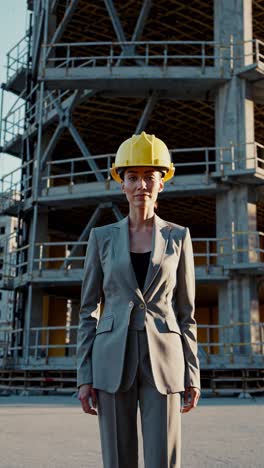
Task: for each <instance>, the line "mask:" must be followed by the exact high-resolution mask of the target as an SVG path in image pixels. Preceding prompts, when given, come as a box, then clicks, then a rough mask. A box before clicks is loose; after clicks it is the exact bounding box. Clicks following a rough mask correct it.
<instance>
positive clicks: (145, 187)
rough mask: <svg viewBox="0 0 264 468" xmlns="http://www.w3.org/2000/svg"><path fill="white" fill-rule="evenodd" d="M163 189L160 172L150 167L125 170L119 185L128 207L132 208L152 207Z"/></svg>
mask: <svg viewBox="0 0 264 468" xmlns="http://www.w3.org/2000/svg"><path fill="white" fill-rule="evenodd" d="M163 187H164V181H163V178H162V174H161V172H160V171H157V170H155V168H152V167H130V168H128V169H126V171H125V173H124V181H123V182H122V184H121V188H122V191H123V192H124V193H125V194H126V197H127V200H128V203H129V205H133V206H134V207H142V206H149V205H153V206H154V205H155V202H156V200H157V197H158V194H159V192H161V191H162V190H163Z"/></svg>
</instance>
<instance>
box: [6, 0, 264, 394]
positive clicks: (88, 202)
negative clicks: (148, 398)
mask: <svg viewBox="0 0 264 468" xmlns="http://www.w3.org/2000/svg"><path fill="white" fill-rule="evenodd" d="M29 8H31V10H30V11H29V27H28V29H27V31H26V35H25V37H24V38H23V39H22V40H21V41H20V42H19V43H18V44H17V45H16V46H14V47H13V48H12V50H11V51H10V52H9V53H8V54H7V78H6V83H4V84H3V85H2V92H3V95H5V93H7V92H12V93H15V94H16V95H17V101H16V102H15V103H14V104H13V106H12V107H11V109H10V110H9V112H8V113H7V115H3V116H2V119H1V120H2V126H1V147H2V150H3V151H4V152H6V153H10V154H12V155H14V156H17V157H18V158H20V159H21V167H20V168H19V169H18V170H17V171H13V172H11V173H10V174H7V175H5V176H4V177H3V178H2V179H1V188H0V191H1V196H0V213H2V214H8V215H10V216H16V217H17V218H18V230H17V232H16V233H13V234H12V236H13V237H15V239H16V248H15V249H13V250H12V251H9V249H8V243H9V242H10V238H5V239H2V240H0V244H1V242H2V243H3V245H5V249H4V252H5V255H4V259H3V271H2V278H1V279H0V288H4V289H9V290H11V291H14V294H15V301H14V317H13V325H12V328H11V329H6V330H5V334H6V335H5V336H6V339H5V342H6V343H7V344H8V345H5V347H4V352H3V358H2V360H3V362H2V364H3V373H2V375H0V388H1V385H2V388H3V387H5V386H9V387H10V386H12V385H13V386H14V388H15V387H17V385H18V384H17V383H16V382H17V380H18V381H19V379H21V374H19V373H20V372H22V371H23V372H24V373H25V374H24V381H23V385H24V386H26V383H25V382H29V384H28V385H29V386H30V385H31V383H30V382H31V377H30V372H34V371H35V372H37V373H38V374H37V375H38V377H36V380H38V379H39V380H38V381H39V385H40V387H41V388H42V387H43V386H45V382H46V380H45V379H47V377H46V374H45V376H44V374H43V373H45V372H50V375H53V374H52V373H54V372H55V373H56V372H57V371H58V372H59V373H60V374H59V375H60V378H58V379H59V380H58V381H57V380H56V382H57V385H60V386H61V385H62V384H63V379H64V378H65V382H66V383H65V386H66V387H67V385H68V387H71V385H72V384H70V382H73V378H74V372H75V366H76V362H75V348H76V328H77V324H78V307H79V299H80V286H81V281H82V269H83V260H84V255H85V251H86V245H87V239H88V236H89V232H90V229H91V228H92V227H93V226H97V225H101V224H106V223H110V222H114V221H116V220H119V219H121V218H122V217H123V216H124V215H125V214H126V212H127V206H126V203H125V200H124V198H123V195H122V193H121V192H120V189H119V186H118V185H117V184H116V182H114V181H113V180H111V177H110V167H111V164H112V162H113V158H114V152H115V151H116V149H117V147H118V145H119V144H120V143H121V142H122V141H123V140H124V139H125V138H128V137H129V136H131V134H132V133H139V132H141V131H142V130H146V131H147V132H148V133H154V134H156V135H157V136H160V137H161V138H162V139H164V141H166V143H167V144H168V147H169V148H170V153H171V157H172V161H173V163H174V165H175V169H176V170H175V177H174V178H173V179H172V180H171V181H170V182H168V183H167V184H166V187H165V190H164V191H163V192H162V194H161V197H160V202H159V208H158V209H159V214H160V216H161V217H163V218H165V219H169V220H172V221H174V222H177V223H179V224H183V225H187V226H189V227H190V231H191V235H192V239H193V246H194V257H195V269H196V281H197V299H196V317H197V322H198V339H199V357H200V361H201V368H202V372H204V374H203V373H202V377H203V375H204V385H205V387H206V386H207V387H208V388H211V389H213V390H214V391H215V389H216V382H218V380H217V379H218V376H217V372H218V371H219V372H220V373H221V372H222V371H223V369H224V370H225V371H226V373H227V374H225V375H224V376H223V375H222V374H221V378H220V377H219V379H220V381H221V383H220V384H219V385H220V387H221V389H223V390H226V389H227V388H228V385H229V383H228V382H230V379H231V377H232V376H233V379H235V378H236V377H235V374H234V372H235V371H238V370H239V371H241V374H239V375H240V377H239V378H238V382H239V384H238V385H237V387H235V386H234V385H233V384H232V389H233V390H236V389H237V390H238V389H240V390H241V388H242V389H244V390H245V385H247V384H245V382H246V381H247V380H246V376H247V375H248V376H249V377H248V379H250V378H251V379H252V380H251V381H250V380H248V382H254V385H253V384H252V385H251V384H250V383H248V386H247V390H248V389H249V390H250V391H258V390H260V389H262V390H263V375H262V374H261V369H262V368H263V362H264V352H263V347H264V286H263V285H264V282H263V279H264V137H263V132H262V128H263V115H264V107H263V105H264V84H263V83H264V81H263V73H264V42H263V40H264V37H263V31H262V24H263V20H264V0H253V1H251V0H239V1H235V0H214V1H213V0H211V1H209V2H208V1H204V0H194V1H192V2H181V1H179V0H176V1H175V0H174V1H170V0H166V1H165V0H164V1H163V0H162V1H155V0H153V1H151V0H136V1H134V2H130V1H128V0H127V1H123V2H120V1H119V0H116V1H115V2H113V1H112V0H104V1H103V0H100V1H98V2H96V4H95V3H94V2H89V1H84V0H71V1H70V0H39V1H35V2H29ZM12 236H11V238H12ZM0 360H1V357H0ZM254 370H255V377H252V372H254ZM8 372H9V374H8ZM228 372H230V374H228ZM232 372H233V374H232ZM250 372H251V373H250ZM18 375H19V377H18ZM229 375H230V379H229ZM12 376H13V377H12ZM254 378H255V380H254ZM12 379H13V380H12ZM56 379H57V377H56ZM61 379H62V380H61ZM67 379H68V380H67ZM228 379H229V380H228ZM239 379H240V380H239ZM22 380H23V379H22ZM234 381H235V380H233V381H232V382H234ZM7 382H8V383H7ZM12 382H13V383H12ZM58 382H60V383H59V384H58ZM223 382H224V383H223ZM241 382H242V383H243V385H242V384H241ZM241 385H242V387H241Z"/></svg>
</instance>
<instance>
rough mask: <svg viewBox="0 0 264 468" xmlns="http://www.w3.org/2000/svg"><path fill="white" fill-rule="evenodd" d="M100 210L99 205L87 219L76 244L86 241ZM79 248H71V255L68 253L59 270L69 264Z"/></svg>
mask: <svg viewBox="0 0 264 468" xmlns="http://www.w3.org/2000/svg"><path fill="white" fill-rule="evenodd" d="M101 210H102V207H101V205H99V206H98V207H97V208H96V210H95V211H94V212H93V214H92V216H91V218H90V219H89V221H88V223H87V224H86V226H85V228H84V230H83V231H82V233H81V235H80V237H79V239H78V240H77V242H83V241H84V240H86V239H88V237H89V234H90V231H91V229H92V227H93V226H95V224H96V222H97V220H98V218H99V217H100V214H101ZM79 248H80V245H77V244H75V245H74V246H73V248H72V249H71V253H70V255H69V257H67V258H66V259H65V260H64V262H63V264H62V265H61V266H60V270H63V269H64V268H65V266H66V264H67V263H68V262H69V259H70V258H71V257H74V255H75V253H76V252H77V250H78V249H79Z"/></svg>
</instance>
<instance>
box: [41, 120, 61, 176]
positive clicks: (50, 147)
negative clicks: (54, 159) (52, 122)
mask: <svg viewBox="0 0 264 468" xmlns="http://www.w3.org/2000/svg"><path fill="white" fill-rule="evenodd" d="M63 131H64V126H63V125H61V124H59V125H58V126H57V128H56V130H55V132H54V133H53V135H52V137H51V139H50V141H49V144H48V146H47V148H46V149H45V151H44V154H43V156H42V159H41V163H40V170H41V171H43V169H44V165H45V163H46V161H47V160H48V159H49V157H50V155H51V154H52V153H53V151H54V149H55V146H56V144H57V142H58V139H59V138H60V136H61V134H62V133H63Z"/></svg>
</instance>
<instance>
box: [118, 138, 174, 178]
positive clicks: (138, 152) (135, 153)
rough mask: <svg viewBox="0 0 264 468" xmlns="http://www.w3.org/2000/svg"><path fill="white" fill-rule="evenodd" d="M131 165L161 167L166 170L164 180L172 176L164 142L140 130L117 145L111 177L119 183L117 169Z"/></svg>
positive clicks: (170, 163) (172, 169)
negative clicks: (138, 133) (139, 132)
mask: <svg viewBox="0 0 264 468" xmlns="http://www.w3.org/2000/svg"><path fill="white" fill-rule="evenodd" d="M133 166H138V167H141V166H151V167H155V168H162V169H164V171H166V174H165V176H164V181H165V182H166V181H167V180H169V179H171V178H172V177H173V175H174V171H175V168H174V166H173V163H172V162H171V158H170V153H169V150H168V148H167V146H166V145H165V143H163V141H162V140H160V139H159V138H156V137H155V135H148V134H147V133H145V132H141V134H140V135H133V136H132V137H131V138H128V140H125V141H124V142H123V143H122V144H121V145H120V146H119V148H118V151H117V153H116V157H115V162H114V163H113V164H112V168H111V169H110V172H111V175H112V177H113V179H114V180H115V181H116V182H119V183H121V182H122V179H121V177H120V175H119V174H118V170H119V169H122V168H124V169H127V168H128V167H133Z"/></svg>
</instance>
